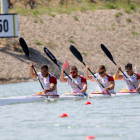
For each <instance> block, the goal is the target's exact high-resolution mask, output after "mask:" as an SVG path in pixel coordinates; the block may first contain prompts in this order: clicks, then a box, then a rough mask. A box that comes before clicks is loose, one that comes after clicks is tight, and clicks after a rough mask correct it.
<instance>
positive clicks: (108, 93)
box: [82, 62, 111, 96]
mask: <svg viewBox="0 0 140 140" xmlns="http://www.w3.org/2000/svg"><path fill="white" fill-rule="evenodd" d="M82 63H83V64H84V65H85V66H86V64H85V63H84V62H82ZM88 70H89V71H90V73H91V74H92V75H93V76H94V78H95V79H96V78H97V77H96V76H95V74H94V73H93V72H92V71H91V70H90V69H89V68H88ZM97 81H98V82H99V84H100V85H101V86H102V87H103V88H105V87H104V85H103V84H102V83H101V82H100V81H99V80H98V79H97ZM107 93H108V94H109V95H110V93H109V92H107ZM110 96H111V95H110Z"/></svg>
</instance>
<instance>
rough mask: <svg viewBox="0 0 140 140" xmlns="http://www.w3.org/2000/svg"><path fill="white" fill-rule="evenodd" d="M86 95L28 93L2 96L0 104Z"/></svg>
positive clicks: (64, 98)
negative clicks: (25, 94) (26, 94)
mask: <svg viewBox="0 0 140 140" xmlns="http://www.w3.org/2000/svg"><path fill="white" fill-rule="evenodd" d="M84 98H85V96H84V95H83V96H82V95H78V94H72V93H65V94H63V95H61V96H59V95H48V98H47V97H46V96H45V95H37V94H33V95H28V96H16V97H8V98H0V106H2V105H10V104H17V103H30V102H43V101H48V102H52V101H54V100H68V99H84Z"/></svg>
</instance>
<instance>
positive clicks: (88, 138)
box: [85, 135, 95, 140]
mask: <svg viewBox="0 0 140 140" xmlns="http://www.w3.org/2000/svg"><path fill="white" fill-rule="evenodd" d="M94 138H95V137H94V136H91V135H89V136H86V137H85V140H91V139H94Z"/></svg>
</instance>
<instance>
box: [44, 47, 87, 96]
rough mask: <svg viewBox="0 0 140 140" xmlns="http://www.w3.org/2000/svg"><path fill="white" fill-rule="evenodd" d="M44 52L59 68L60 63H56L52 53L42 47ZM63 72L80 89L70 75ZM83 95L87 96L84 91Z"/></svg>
mask: <svg viewBox="0 0 140 140" xmlns="http://www.w3.org/2000/svg"><path fill="white" fill-rule="evenodd" d="M44 52H45V53H46V54H47V56H48V57H49V58H50V59H51V60H52V61H53V62H54V63H55V64H56V65H57V66H58V67H59V68H60V70H61V69H62V68H61V67H60V65H59V64H58V63H57V59H56V58H55V57H54V55H53V54H52V53H51V52H50V51H49V50H48V49H47V48H46V47H44ZM64 73H65V74H66V75H67V76H68V78H69V79H70V80H71V81H72V82H73V83H74V84H75V85H76V86H77V87H78V88H79V89H80V90H81V88H80V87H79V86H78V85H77V84H76V83H75V82H74V81H73V80H72V79H71V77H70V76H69V75H68V74H67V73H66V72H65V71H64ZM84 94H85V96H87V94H86V93H84Z"/></svg>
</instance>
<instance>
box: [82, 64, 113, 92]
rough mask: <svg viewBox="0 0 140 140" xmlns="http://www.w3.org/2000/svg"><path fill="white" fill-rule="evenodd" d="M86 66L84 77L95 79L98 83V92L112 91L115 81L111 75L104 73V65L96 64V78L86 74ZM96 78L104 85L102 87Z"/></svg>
mask: <svg viewBox="0 0 140 140" xmlns="http://www.w3.org/2000/svg"><path fill="white" fill-rule="evenodd" d="M88 68H89V67H88V66H86V69H85V74H84V77H85V78H86V79H87V80H95V81H96V82H97V84H98V90H99V91H98V92H101V93H107V92H109V93H114V87H115V82H114V79H113V77H112V76H111V75H109V74H106V68H105V66H104V65H100V66H98V73H96V74H95V76H96V79H95V77H94V76H93V75H88ZM97 79H98V80H99V81H100V82H101V84H102V85H103V86H104V87H105V88H103V87H102V86H101V84H100V83H99V82H98V81H97Z"/></svg>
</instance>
